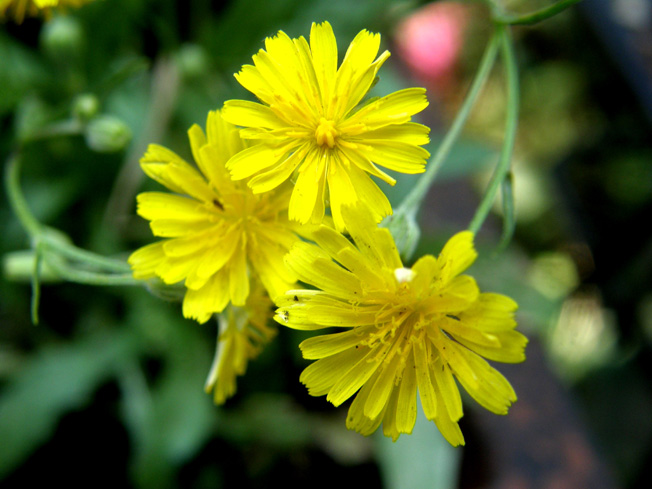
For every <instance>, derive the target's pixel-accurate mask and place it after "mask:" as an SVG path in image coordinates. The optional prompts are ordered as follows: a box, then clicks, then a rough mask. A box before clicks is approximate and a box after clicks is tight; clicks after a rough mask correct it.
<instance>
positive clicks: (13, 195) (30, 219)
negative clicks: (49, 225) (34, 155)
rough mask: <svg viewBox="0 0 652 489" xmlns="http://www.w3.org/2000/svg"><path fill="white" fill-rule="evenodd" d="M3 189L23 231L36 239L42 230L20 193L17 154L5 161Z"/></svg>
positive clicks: (18, 159) (18, 158)
mask: <svg viewBox="0 0 652 489" xmlns="http://www.w3.org/2000/svg"><path fill="white" fill-rule="evenodd" d="M5 188H6V190H7V197H8V199H9V205H10V206H11V208H12V210H13V211H14V214H16V217H18V220H19V221H20V223H21V224H22V226H23V228H24V229H25V231H27V234H29V235H30V237H31V238H32V239H34V238H36V237H38V236H39V235H40V234H41V232H42V230H43V226H42V225H41V223H40V222H38V220H37V219H36V218H35V217H34V214H32V211H31V210H30V209H29V206H28V205H27V201H26V200H25V197H24V196H23V194H22V192H21V191H20V157H19V156H18V154H13V155H11V156H10V157H9V160H7V164H6V166H5Z"/></svg>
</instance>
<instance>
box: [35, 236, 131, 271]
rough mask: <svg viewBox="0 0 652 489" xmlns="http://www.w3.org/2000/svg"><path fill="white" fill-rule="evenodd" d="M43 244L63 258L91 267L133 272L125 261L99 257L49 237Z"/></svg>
mask: <svg viewBox="0 0 652 489" xmlns="http://www.w3.org/2000/svg"><path fill="white" fill-rule="evenodd" d="M43 242H44V243H45V244H47V246H48V248H49V249H51V250H54V251H57V252H59V253H60V254H61V256H64V257H66V258H69V259H71V260H76V261H79V262H82V263H85V264H87V265H89V266H93V267H97V268H103V269H106V270H108V271H112V272H118V273H120V272H124V273H128V272H129V271H130V270H131V267H130V266H129V264H128V263H126V262H124V261H121V260H115V259H113V258H107V257H105V256H102V255H98V254H97V253H93V252H91V251H87V250H84V249H82V248H78V247H76V246H74V245H71V244H67V243H62V242H61V241H58V240H53V239H48V238H47V236H46V237H45V238H44V239H43Z"/></svg>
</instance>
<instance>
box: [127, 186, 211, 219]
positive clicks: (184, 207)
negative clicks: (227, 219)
mask: <svg viewBox="0 0 652 489" xmlns="http://www.w3.org/2000/svg"><path fill="white" fill-rule="evenodd" d="M136 200H137V202H138V215H139V216H141V217H143V218H145V219H147V220H150V221H151V220H154V219H176V220H187V221H188V222H202V221H207V220H208V219H210V217H211V216H212V215H213V213H212V212H210V211H209V210H208V209H207V208H206V206H205V205H204V204H203V203H201V202H198V201H196V200H194V199H189V198H188V197H183V196H180V195H173V194H166V193H163V192H143V193H140V194H138V197H137V198H136Z"/></svg>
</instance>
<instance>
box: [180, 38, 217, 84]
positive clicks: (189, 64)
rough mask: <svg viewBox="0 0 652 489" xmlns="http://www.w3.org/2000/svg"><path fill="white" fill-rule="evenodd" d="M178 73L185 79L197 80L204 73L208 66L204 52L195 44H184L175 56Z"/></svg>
mask: <svg viewBox="0 0 652 489" xmlns="http://www.w3.org/2000/svg"><path fill="white" fill-rule="evenodd" d="M176 62H177V67H178V69H179V73H181V76H182V77H183V78H185V79H193V78H197V77H199V76H201V75H203V74H204V73H206V70H207V69H208V66H209V59H208V55H207V54H206V50H205V49H204V48H203V47H201V46H199V45H197V44H184V45H183V46H181V48H180V49H179V51H178V52H177V54H176Z"/></svg>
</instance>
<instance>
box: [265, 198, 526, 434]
mask: <svg viewBox="0 0 652 489" xmlns="http://www.w3.org/2000/svg"><path fill="white" fill-rule="evenodd" d="M343 217H344V221H345V224H346V229H347V230H348V231H349V232H350V235H351V238H352V240H353V241H350V240H349V239H347V238H346V237H344V236H343V235H341V234H339V233H338V232H337V231H335V230H333V229H331V228H328V227H326V226H321V227H320V228H319V229H318V230H317V231H316V232H314V234H313V239H314V241H315V242H316V243H317V244H318V245H319V246H315V245H314V244H310V243H306V242H300V243H297V244H295V245H294V246H293V248H292V249H291V250H290V253H289V254H288V256H287V258H286V262H287V264H288V265H289V267H290V268H291V269H292V270H294V271H295V272H296V273H297V276H298V277H299V280H301V281H303V282H305V283H308V284H311V285H313V286H315V287H316V288H317V289H319V290H290V291H288V292H287V293H286V294H285V295H283V296H280V297H278V298H277V299H276V300H275V302H276V305H277V306H278V309H277V311H276V315H275V319H276V320H277V321H278V322H279V323H281V324H284V325H286V326H289V327H291V328H296V329H303V330H316V329H321V328H327V327H334V328H341V329H343V330H344V331H342V332H338V333H333V334H327V335H322V336H317V337H313V338H310V339H307V340H305V341H303V342H302V343H301V345H300V347H301V350H302V352H303V355H304V357H305V358H307V359H311V360H317V361H316V362H314V363H312V364H311V365H310V366H308V367H307V368H306V369H305V370H304V371H303V373H302V374H301V382H303V383H304V384H305V385H306V386H307V387H308V391H309V393H310V394H311V395H314V396H321V395H326V396H327V399H328V400H329V401H330V402H332V403H333V404H334V405H336V406H338V405H340V404H342V403H343V402H344V401H346V400H347V399H349V398H350V397H351V396H353V395H354V394H356V392H357V395H356V396H355V399H354V400H353V402H352V404H351V406H350V409H349V413H348V417H347V427H348V428H349V429H354V430H356V431H358V432H360V433H362V434H364V435H369V434H371V433H373V432H374V431H375V430H376V429H377V428H378V426H380V424H381V423H382V424H383V431H384V433H385V435H387V436H391V437H392V438H393V439H394V440H396V439H397V438H398V437H399V435H400V434H401V433H411V432H412V429H413V427H414V424H415V421H416V415H417V391H418V393H419V397H420V399H421V404H422V406H423V411H424V413H425V415H426V417H427V418H428V419H429V420H433V421H434V422H435V423H436V425H437V427H438V428H439V430H440V431H441V433H442V434H443V435H444V437H445V438H446V439H447V440H448V441H449V442H450V443H451V444H452V445H459V444H463V443H464V437H463V436H462V433H461V431H460V428H459V425H458V420H459V419H460V418H461V417H462V414H463V412H462V401H461V397H460V393H459V389H458V386H457V384H456V382H455V379H457V381H458V382H459V383H460V384H461V385H462V387H464V389H466V390H467V392H468V393H469V394H470V395H471V396H472V397H473V398H474V399H475V400H476V401H477V402H478V403H480V404H481V405H482V406H484V407H485V408H487V409H488V410H490V411H492V412H494V413H497V414H506V413H507V410H508V407H509V406H510V405H511V404H512V403H513V402H514V401H515V400H516V395H515V393H514V390H513V389H512V387H511V386H510V384H509V382H508V381H507V380H506V379H505V378H504V377H503V376H502V375H501V374H500V373H499V372H498V371H497V370H495V369H494V368H493V367H491V366H490V365H489V363H488V362H487V361H486V360H485V359H484V358H486V359H489V360H494V361H499V362H510V363H511V362H521V361H523V360H524V358H525V356H524V348H525V345H526V343H527V339H526V338H525V336H523V335H522V334H521V333H519V332H517V331H515V330H514V328H515V327H516V322H515V320H514V311H515V310H516V308H517V305H516V303H515V302H514V301H513V300H512V299H510V298H508V297H506V296H504V295H499V294H492V293H481V292H480V291H479V289H478V286H477V284H476V282H475V280H474V279H473V278H472V277H470V276H467V275H462V272H463V271H464V270H466V269H467V268H468V267H469V266H470V265H471V263H472V262H473V261H474V260H475V258H476V256H477V254H476V251H475V250H474V248H473V234H472V233H471V232H468V231H465V232H461V233H458V234H456V235H455V236H453V237H452V238H451V239H450V240H449V241H448V243H447V244H446V245H445V246H444V248H443V250H442V252H441V254H440V255H439V257H438V258H435V257H433V256H430V255H426V256H424V257H422V258H420V259H419V260H418V261H417V262H416V263H415V264H414V266H413V267H412V268H405V267H404V266H403V264H402V263H401V259H400V257H399V254H398V252H397V250H396V246H395V244H394V241H393V239H392V236H391V234H390V233H389V231H388V230H387V229H383V228H378V227H377V226H376V225H375V223H374V222H373V219H372V217H371V216H369V215H368V214H365V213H364V212H361V211H360V210H355V209H352V208H348V207H346V208H344V209H343ZM483 357H484V358H483Z"/></svg>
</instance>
